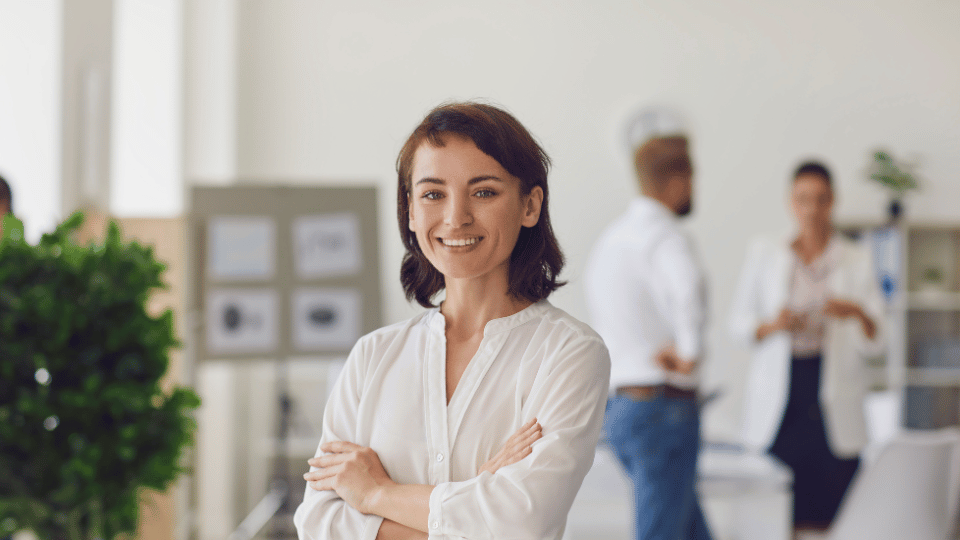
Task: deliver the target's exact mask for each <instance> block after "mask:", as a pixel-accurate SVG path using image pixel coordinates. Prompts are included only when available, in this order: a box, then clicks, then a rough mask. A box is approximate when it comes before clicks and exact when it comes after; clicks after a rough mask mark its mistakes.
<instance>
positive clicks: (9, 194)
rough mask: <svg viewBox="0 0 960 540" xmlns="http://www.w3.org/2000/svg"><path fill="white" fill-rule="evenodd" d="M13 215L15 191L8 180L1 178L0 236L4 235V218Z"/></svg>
mask: <svg viewBox="0 0 960 540" xmlns="http://www.w3.org/2000/svg"><path fill="white" fill-rule="evenodd" d="M12 213H13V191H12V190H11V189H10V184H8V183H7V180H6V179H5V178H4V177H3V176H0V234H3V216H5V215H7V214H12Z"/></svg>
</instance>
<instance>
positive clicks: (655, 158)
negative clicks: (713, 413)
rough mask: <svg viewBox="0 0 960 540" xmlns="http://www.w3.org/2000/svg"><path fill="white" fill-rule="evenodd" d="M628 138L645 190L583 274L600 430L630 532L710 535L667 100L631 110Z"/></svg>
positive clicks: (685, 179) (688, 203)
mask: <svg viewBox="0 0 960 540" xmlns="http://www.w3.org/2000/svg"><path fill="white" fill-rule="evenodd" d="M627 142H628V145H629V148H630V151H631V154H632V157H633V162H634V166H635V169H636V174H637V179H638V180H639V183H640V191H641V193H642V196H641V197H639V198H637V199H635V200H633V201H632V202H631V204H630V208H629V209H628V210H627V212H626V213H625V214H624V215H622V216H621V217H619V218H618V219H617V220H616V221H615V222H614V223H613V224H611V225H610V226H609V227H608V228H607V229H606V230H605V231H604V232H603V233H602V234H601V236H600V238H599V240H598V241H597V243H596V245H595V246H594V249H593V253H592V254H591V257H590V261H589V264H588V266H587V271H586V280H585V281H586V287H587V291H586V292H587V302H588V306H589V309H590V313H591V318H592V323H593V327H594V328H595V329H596V331H597V332H598V333H599V334H600V335H601V336H602V337H603V340H604V342H605V343H606V345H607V347H608V349H609V351H610V358H611V362H612V368H611V376H610V392H611V395H610V399H609V401H608V403H607V413H606V419H605V421H604V429H605V431H606V434H607V439H608V441H609V443H610V445H611V446H612V447H613V449H614V451H615V452H616V454H617V456H618V458H619V459H620V461H621V463H622V464H623V466H624V468H625V469H626V472H627V474H628V475H629V477H630V479H631V481H632V482H633V487H634V509H635V513H636V516H635V518H636V520H635V527H636V528H635V538H636V539H637V540H678V539H681V538H683V539H697V540H699V539H709V538H710V533H709V530H708V528H707V526H706V522H705V520H704V517H703V513H702V512H701V509H700V505H699V503H698V501H697V496H696V491H695V489H694V487H695V482H696V464H697V453H698V450H699V445H700V414H699V408H698V404H697V383H698V371H699V367H700V361H701V360H702V358H703V354H704V351H703V335H704V326H705V322H706V287H705V283H704V274H703V271H702V269H701V266H700V262H699V260H698V258H697V256H696V253H695V251H694V248H693V245H692V243H691V241H690V239H689V238H688V237H687V236H686V234H684V232H683V231H682V230H681V228H680V223H679V219H678V218H679V217H682V216H685V215H687V214H689V213H690V211H691V209H692V192H693V166H692V163H691V159H690V155H689V152H688V149H687V138H686V136H685V134H684V129H683V125H682V123H681V121H680V118H679V116H678V115H676V114H675V113H673V112H672V111H669V110H666V109H646V110H643V111H640V112H639V113H638V114H636V115H634V116H633V117H632V118H631V119H630V121H629V122H628V125H627Z"/></svg>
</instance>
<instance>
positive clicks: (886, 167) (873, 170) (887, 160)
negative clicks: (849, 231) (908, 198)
mask: <svg viewBox="0 0 960 540" xmlns="http://www.w3.org/2000/svg"><path fill="white" fill-rule="evenodd" d="M869 178H870V179H871V180H874V181H875V182H877V183H878V184H880V185H881V186H883V187H884V188H885V189H887V190H888V191H889V192H890V193H891V199H890V206H889V207H888V213H889V214H890V219H891V221H896V220H897V219H899V218H900V215H901V214H902V213H903V202H902V200H903V195H904V194H905V193H906V192H907V191H910V190H911V189H918V188H919V187H920V184H919V182H918V180H917V177H916V176H915V175H914V174H913V171H912V167H910V166H908V165H906V164H905V163H903V162H901V161H898V160H897V159H895V158H894V157H893V155H892V154H891V153H890V152H888V151H886V150H876V151H874V152H873V161H872V162H871V164H870V168H869Z"/></svg>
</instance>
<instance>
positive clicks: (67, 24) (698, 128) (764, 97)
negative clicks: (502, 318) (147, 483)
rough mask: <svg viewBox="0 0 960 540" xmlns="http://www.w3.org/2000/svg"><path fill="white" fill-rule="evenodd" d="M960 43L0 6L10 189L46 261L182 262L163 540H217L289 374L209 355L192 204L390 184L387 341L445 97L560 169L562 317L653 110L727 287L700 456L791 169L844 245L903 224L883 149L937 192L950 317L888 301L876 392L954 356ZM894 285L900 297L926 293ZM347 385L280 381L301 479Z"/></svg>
mask: <svg viewBox="0 0 960 540" xmlns="http://www.w3.org/2000/svg"><path fill="white" fill-rule="evenodd" d="M958 27H960V3H958V2H956V1H955V0H917V1H915V2H909V3H905V2H896V1H893V0H851V1H821V0H813V1H810V0H804V1H801V0H785V1H782V2H760V1H757V0H728V1H725V2H708V1H700V0H686V1H676V0H672V1H667V0H645V1H638V0H600V1H594V2H582V1H568V0H553V1H549V2H547V1H545V0H531V1H528V2H515V1H507V0H488V1H486V2H482V3H462V2H441V1H434V0H410V1H407V2H388V1H384V0H378V1H372V0H352V1H350V2H334V1H313V0H30V1H24V0H0V174H2V175H3V176H4V177H5V178H7V180H8V181H9V182H10V183H11V185H12V187H13V191H14V193H15V196H16V213H17V215H18V216H19V217H20V218H21V219H22V220H23V221H24V222H25V226H26V232H27V237H28V239H30V240H31V241H35V240H36V239H37V238H39V235H40V234H41V233H42V232H44V231H48V230H50V229H51V228H52V227H53V226H54V225H55V224H56V223H58V222H59V221H60V220H62V219H63V218H64V217H65V216H67V215H68V214H69V213H70V212H72V211H73V210H75V209H78V208H84V209H87V210H88V211H91V212H93V213H94V214H95V215H101V216H110V217H116V218H119V219H120V220H121V223H122V224H123V223H127V226H126V228H125V231H126V232H127V233H128V234H131V235H133V236H138V235H139V236H140V237H142V238H144V239H145V240H146V241H149V242H153V243H155V244H156V245H157V249H158V253H159V254H160V255H161V256H162V257H163V258H165V261H166V262H167V263H168V264H170V267H171V270H170V273H169V274H168V276H167V279H168V281H170V282H171V285H172V287H173V292H174V294H173V298H172V299H170V300H169V301H170V303H171V304H170V305H172V306H174V308H175V310H177V317H178V324H179V325H180V329H181V332H182V335H183V339H184V341H185V345H186V346H185V348H184V350H183V351H182V353H179V354H182V360H178V361H177V362H176V363H175V364H174V367H175V372H174V373H173V374H172V375H171V376H172V377H174V378H175V379H176V380H178V381H180V382H181V383H183V384H188V385H193V386H195V387H196V388H197V389H198V391H199V393H200V394H201V396H202V397H203V398H204V404H203V406H202V408H201V410H200V413H199V417H198V418H199V422H200V439H199V446H198V448H197V451H196V452H195V455H193V456H192V457H191V459H192V460H193V463H194V466H195V469H194V471H193V475H192V476H191V477H189V478H188V479H186V480H185V481H184V482H182V483H181V484H180V485H178V487H177V489H176V492H175V493H174V494H172V495H171V496H170V498H169V500H168V501H167V502H166V503H164V504H166V505H167V506H165V507H162V508H165V510H163V511H158V513H157V515H156V516H155V519H156V520H157V521H156V525H154V526H151V527H150V529H151V530H153V531H154V533H153V534H157V535H158V536H157V537H158V538H160V537H163V538H200V539H202V540H206V539H222V538H226V537H227V536H228V535H229V534H230V531H232V530H233V529H234V528H235V527H236V526H237V524H238V523H239V522H240V520H241V519H242V518H243V517H244V516H245V515H246V513H247V512H249V510H250V509H251V508H252V507H253V505H254V504H255V503H256V502H257V501H258V500H259V498H260V497H261V496H262V494H263V493H264V492H265V489H266V484H267V478H268V476H269V474H270V470H271V467H272V466H273V465H272V464H271V463H272V461H271V460H272V458H273V457H274V456H273V453H272V450H271V447H270V443H269V437H271V436H272V434H273V433H274V432H275V431H276V425H275V420H274V417H275V408H276V405H275V399H276V398H275V395H274V393H273V386H272V385H271V384H264V381H270V380H272V378H273V377H275V376H276V370H275V369H274V364H273V361H274V360H275V359H274V358H262V359H251V360H249V361H244V362H235V361H227V360H224V361H217V360H215V359H213V360H209V361H204V362H202V363H201V362H197V361H196V355H193V354H192V351H194V350H195V344H194V343H192V342H191V340H192V339H193V337H192V336H194V333H193V332H192V331H191V328H192V327H191V326H190V324H196V322H197V320H199V317H200V315H199V314H198V313H197V312H195V310H192V309H191V306H193V305H194V300H193V298H194V296H195V295H196V290H195V287H194V285H195V283H191V279H193V278H192V277H190V276H192V275H193V274H192V272H193V269H194V267H195V266H194V262H192V259H191V256H190V253H191V251H190V248H189V240H190V237H189V234H188V231H189V230H191V229H190V216H191V212H192V211H193V202H194V201H193V200H192V193H194V189H195V188H197V187H198V186H199V187H219V186H243V185H258V186H263V185H268V186H269V185H276V186H281V185H283V186H291V185H292V186H298V187H310V186H320V187H330V186H337V187H363V188H369V187H375V188H376V199H375V201H376V202H375V204H376V208H377V212H376V215H377V216H378V217H376V224H375V225H376V231H377V233H376V235H377V236H376V244H377V245H378V246H379V247H378V251H377V255H376V257H377V261H376V262H377V264H378V265H379V278H378V279H379V295H380V298H381V302H380V305H379V306H377V307H378V315H379V318H380V320H379V321H377V322H378V323H382V324H388V323H393V322H397V321H400V320H403V319H405V318H408V317H410V316H412V315H413V314H415V313H418V312H419V311H420V308H419V307H418V306H414V305H410V304H408V303H407V302H406V300H405V299H404V296H403V294H402V290H401V287H400V286H399V283H398V280H397V276H398V272H399V266H400V259H401V256H402V253H403V252H402V246H401V244H400V242H399V241H398V240H399V239H398V236H397V230H396V219H395V215H396V214H395V189H396V173H395V170H394V165H395V159H396V155H397V153H398V151H399V148H400V145H401V144H402V143H403V141H404V140H405V139H406V137H407V135H408V134H409V132H410V131H411V130H412V128H413V127H414V126H415V125H416V123H417V122H418V121H419V120H420V119H421V118H422V116H423V115H424V113H426V112H427V111H428V110H429V109H430V108H432V107H433V106H435V105H437V104H438V103H440V102H443V101H448V100H458V99H475V98H476V99H482V100H487V101H490V102H493V103H496V104H499V105H502V106H503V107H505V108H507V109H508V110H509V111H511V112H512V113H513V114H515V116H516V117H517V118H518V119H519V120H520V121H521V122H522V123H523V124H524V125H526V126H527V127H528V128H529V129H530V131H531V132H532V133H533V134H534V135H535V136H536V137H537V138H538V139H539V140H540V142H541V143H542V145H543V146H544V148H545V149H546V151H547V152H548V154H549V155H550V156H551V158H552V159H553V169H552V172H551V175H550V183H551V190H552V209H551V212H552V214H553V216H554V226H555V229H556V233H557V236H558V238H559V239H560V242H561V245H562V247H563V248H564V250H565V252H566V255H567V258H568V266H567V268H566V270H565V271H564V276H563V277H564V278H565V279H566V280H567V281H568V282H569V285H568V286H566V287H564V288H562V289H560V290H559V291H558V292H557V293H556V294H555V295H554V296H553V297H551V301H552V302H553V303H554V304H555V305H556V306H558V307H560V308H562V309H565V310H567V311H568V312H570V313H571V314H573V315H574V316H576V317H578V318H581V319H586V316H587V315H586V305H585V299H584V293H583V284H582V281H581V277H582V273H583V268H584V265H585V262H586V256H587V254H588V252H589V250H590V247H591V246H592V244H593V242H594V240H595V239H596V237H597V236H598V234H599V233H600V231H601V230H602V229H603V227H604V226H606V225H607V224H608V223H609V222H610V221H611V220H612V219H613V217H614V216H616V215H618V214H620V213H621V212H622V211H624V210H625V209H626V207H627V204H628V201H629V199H630V198H631V197H632V196H633V195H634V194H635V193H636V186H635V181H634V180H633V173H632V170H631V168H630V163H629V161H628V158H627V155H626V152H625V150H624V147H623V143H622V140H621V129H622V122H623V119H624V117H625V115H626V114H627V113H628V112H629V111H631V110H633V109H635V108H636V107H637V106H639V105H643V104H650V103H660V104H665V105H669V106H672V107H675V108H677V109H679V110H681V111H683V112H684V113H685V115H686V116H687V117H688V119H689V121H690V124H691V126H692V129H691V131H692V137H693V139H692V143H693V146H692V148H693V154H694V160H695V167H696V180H695V181H696V185H695V196H694V199H695V210H694V213H693V215H692V217H691V218H690V219H689V220H687V225H688V226H689V229H690V230H691V232H692V234H693V236H694V237H695V239H696V241H697V243H698V245H699V248H700V250H701V253H702V257H703V260H704V264H705V266H706V268H707V270H708V274H709V282H710V286H711V288H710V293H711V294H710V302H711V325H710V330H709V349H710V356H709V362H708V364H707V367H706V368H705V369H706V374H705V379H706V381H707V386H708V387H710V388H714V389H719V390H721V392H722V394H721V396H720V398H719V399H718V400H716V402H714V403H712V404H711V405H710V407H709V408H708V409H707V411H706V416H705V424H704V430H705V439H706V440H708V441H725V442H732V443H735V442H736V441H737V437H738V429H739V419H740V408H741V395H742V386H743V380H744V377H745V369H746V361H747V351H745V350H743V349H740V348H738V347H736V346H734V345H733V343H732V342H731V341H730V339H729V337H728V335H727V323H726V317H727V313H729V310H730V303H731V300H732V294H733V291H732V290H733V287H734V284H735V281H736V279H737V275H738V273H739V271H740V266H741V264H742V261H743V258H744V254H745V249H746V246H747V244H748V242H749V240H750V238H751V237H753V236H754V235H756V234H757V233H761V232H773V231H784V232H788V231H789V230H790V228H791V226H792V220H791V217H790V214H789V212H788V210H787V206H786V205H787V198H786V197H787V188H788V186H789V180H790V175H791V173H792V170H793V168H794V166H795V165H796V163H797V162H798V161H799V160H800V159H801V158H804V157H811V156H813V157H818V158H822V159H824V160H825V161H826V162H827V163H828V164H829V165H831V166H832V168H833V171H834V174H835V177H836V180H835V182H836V184H835V185H836V189H837V193H838V201H837V206H836V219H837V221H838V222H839V223H840V224H841V225H844V226H846V227H848V228H849V229H850V230H857V231H858V230H865V229H868V228H870V227H873V226H875V225H880V224H883V223H884V222H885V220H886V211H887V210H886V209H887V204H888V201H889V195H888V194H887V193H886V192H885V191H883V190H882V189H880V188H879V187H878V186H877V185H876V184H875V183H873V182H870V181H868V179H867V173H866V170H867V168H868V166H869V164H870V162H871V159H872V157H871V156H872V152H873V150H874V149H876V148H879V147H882V148H886V149H888V150H890V151H891V152H893V153H895V154H897V155H898V156H902V157H904V158H905V159H906V160H907V161H910V162H913V163H915V164H916V171H917V174H918V175H919V176H920V177H921V181H922V186H921V189H920V190H918V191H917V192H914V193H911V194H910V195H909V196H908V197H906V199H905V200H904V206H905V216H906V221H905V223H906V224H908V225H906V227H908V228H909V227H911V226H912V227H914V228H913V229H909V230H908V231H907V233H905V234H907V236H908V237H909V238H912V239H913V240H912V244H907V245H914V246H923V247H922V248H918V249H920V250H921V251H922V252H923V253H924V254H926V255H924V254H917V255H916V256H917V257H921V258H922V257H928V258H930V259H931V260H943V261H946V266H945V268H943V269H941V270H942V271H943V272H944V273H945V274H946V277H945V279H942V281H944V282H945V283H946V285H945V287H944V291H945V294H946V296H942V297H939V298H940V299H937V298H934V299H933V300H932V301H931V302H928V303H927V304H925V306H926V307H925V308H924V309H923V310H922V311H923V313H922V314H920V315H917V316H916V317H914V318H911V315H910V312H909V310H910V309H911V308H910V305H911V304H910V301H909V299H907V300H904V302H903V303H902V304H897V306H899V307H896V306H895V307H896V309H894V308H891V309H892V316H893V317H894V319H895V321H899V323H900V324H899V325H897V324H894V326H893V327H892V330H893V331H894V332H896V333H897V336H898V337H896V338H893V339H892V341H891V343H892V344H893V346H895V347H897V348H898V349H897V350H896V351H894V353H891V355H890V356H888V359H887V363H886V364H884V365H880V366H878V367H877V369H878V377H877V381H878V382H877V389H878V390H884V389H889V387H891V386H893V387H895V388H894V390H899V389H902V387H903V386H904V385H905V384H906V383H907V382H908V379H909V377H908V375H909V374H908V373H907V372H906V371H905V370H906V368H907V367H908V363H909V360H907V359H906V358H907V357H908V356H909V354H908V352H907V351H909V350H910V348H911V347H913V346H915V345H916V341H917V339H920V337H922V335H921V334H923V332H927V331H930V332H934V331H935V332H939V334H937V336H936V337H938V338H947V339H954V340H956V339H960V330H958V329H957V326H958V325H960V302H955V303H951V302H954V300H955V296H956V295H955V294H954V293H956V291H957V288H958V287H957V286H958V282H957V280H958V279H960V276H958V274H960V272H958V271H957V268H958V266H960V264H958V260H960V259H958V257H960V160H958V155H960V154H958V150H960V69H957V66H958V65H960V33H958V32H957V28H958ZM910 224H913V225H910ZM924 231H927V232H929V233H930V234H929V235H927V236H924V234H925V233H924ZM910 235H913V236H910ZM930 235H932V236H930ZM908 241H909V239H908ZM931 250H932V251H931ZM918 253H919V252H918ZM930 253H933V254H932V255H931V254H930ZM910 257H911V256H910V255H909V253H908V254H906V255H905V259H910ZM923 272H924V268H916V269H915V270H914V274H916V275H917V276H920V275H921V274H922V273H923ZM905 275H906V274H905ZM904 279H905V284H906V287H905V288H906V289H911V288H918V287H919V285H918V283H919V282H918V281H917V280H919V279H921V278H920V277H916V278H909V277H906V278H904ZM910 279H914V281H910ZM951 295H953V296H951ZM944 298H945V299H946V300H943V299H944ZM941 300H942V301H941ZM931 305H934V307H933V308H931V307H930V306H931ZM921 319H922V320H921ZM929 328H934V329H935V330H929ZM911 332H913V334H911ZM918 336H920V337H918ZM178 358H180V357H178ZM337 366H338V363H337V358H335V357H323V358H320V357H316V358H314V357H302V358H294V359H293V361H292V363H291V364H290V378H291V380H293V381H295V383H296V384H295V385H294V386H295V388H293V394H294V398H295V402H296V406H295V407H294V411H293V417H294V428H295V430H294V431H296V432H297V433H299V434H300V435H302V438H303V440H304V441H310V440H311V439H312V440H313V441H314V442H313V443H308V442H303V445H305V446H306V449H305V450H304V449H303V448H300V449H299V450H294V451H291V452H292V454H296V456H295V457H296V460H301V458H303V459H305V458H304V457H303V456H300V455H299V454H298V453H297V452H299V453H301V454H302V453H306V454H312V452H313V449H314V448H313V447H312V445H314V444H315V441H316V437H315V433H313V431H311V430H317V429H318V427H319V424H318V423H317V422H318V419H319V416H320V412H321V411H320V410H321V409H322V406H323V403H324V400H325V392H326V385H327V384H328V383H329V382H332V380H333V378H335V376H336V372H337ZM949 377H953V375H950V376H949ZM949 377H947V378H948V379H949ZM950 380H955V379H950ZM938 384H939V383H938ZM945 384H946V383H944V384H942V385H941V386H943V385H945ZM956 384H960V382H956ZM898 399H904V398H903V396H902V395H900V396H899V398H898ZM936 399H940V398H936ZM957 406H958V404H957V401H956V400H954V401H949V400H948V401H947V405H941V406H940V407H941V409H943V407H946V410H947V412H946V413H942V411H941V412H938V413H937V414H940V416H943V414H946V416H945V417H944V418H946V420H943V421H940V424H944V423H946V424H949V423H950V422H953V423H955V422H956V409H957ZM951 407H952V409H951ZM938 418H939V417H938ZM901 423H902V421H901ZM297 426H300V427H297ZM936 427H940V426H939V425H938V426H936ZM298 429H299V431H297V430H298ZM264 441H267V442H264ZM294 446H295V445H294ZM293 459H294V458H293V457H291V460H293ZM300 462H301V461H297V463H300ZM155 507H156V505H155ZM574 519H575V517H574V516H572V517H571V520H574ZM623 519H625V520H627V521H629V516H624V518H623ZM145 534H151V533H149V532H147V533H145ZM718 536H719V535H718Z"/></svg>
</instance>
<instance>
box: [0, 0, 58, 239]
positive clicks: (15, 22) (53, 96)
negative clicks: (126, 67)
mask: <svg viewBox="0 0 960 540" xmlns="http://www.w3.org/2000/svg"><path fill="white" fill-rule="evenodd" d="M61 15H62V13H61V6H60V2H59V1H57V0H38V1H32V2H23V1H21V0H0V175H2V176H3V177H4V178H6V179H7V182H9V183H10V185H11V188H12V189H13V198H14V211H15V212H16V214H17V215H18V216H19V217H20V219H22V220H23V222H24V226H25V227H26V231H25V232H26V234H27V239H28V240H29V241H31V242H35V241H37V240H38V239H39V237H40V234H41V233H42V232H46V231H48V230H50V229H51V228H52V227H53V226H54V225H55V224H56V223H57V221H58V220H59V216H60V191H61V189H60V44H61V35H60V26H61Z"/></svg>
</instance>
